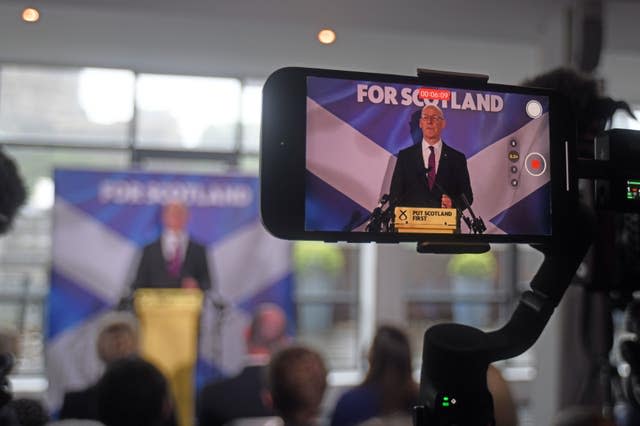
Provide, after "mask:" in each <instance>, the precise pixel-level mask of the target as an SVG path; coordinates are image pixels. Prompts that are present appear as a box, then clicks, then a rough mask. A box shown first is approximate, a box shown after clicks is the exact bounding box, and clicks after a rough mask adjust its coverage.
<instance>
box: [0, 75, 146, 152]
mask: <svg viewBox="0 0 640 426" xmlns="http://www.w3.org/2000/svg"><path fill="white" fill-rule="evenodd" d="M133 83H134V75H133V73H132V72H131V71H126V70H113V69H95V68H41V67H30V66H10V65H7V66H3V67H2V69H1V70H0V139H1V140H3V141H10V142H44V143H50V144H56V143H79V144H104V143H106V144H109V145H114V146H125V145H126V144H127V141H128V139H129V124H130V121H131V119H132V117H133Z"/></svg>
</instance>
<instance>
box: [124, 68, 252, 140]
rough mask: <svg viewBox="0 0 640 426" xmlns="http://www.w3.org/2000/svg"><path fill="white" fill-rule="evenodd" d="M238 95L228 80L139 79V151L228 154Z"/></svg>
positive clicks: (232, 81)
mask: <svg viewBox="0 0 640 426" xmlns="http://www.w3.org/2000/svg"><path fill="white" fill-rule="evenodd" d="M241 90H242V88H241V85H240V80H238V79H233V78H210V77H189V76H169V75H157V74H140V75H139V77H138V79H137V83H136V108H137V113H138V121H137V140H138V141H139V146H141V147H153V148H173V149H175V148H186V149H194V148H197V149H206V150H216V151H232V150H234V149H235V148H236V145H237V135H238V123H239V117H240V102H241Z"/></svg>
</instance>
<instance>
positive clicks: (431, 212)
mask: <svg viewBox="0 0 640 426" xmlns="http://www.w3.org/2000/svg"><path fill="white" fill-rule="evenodd" d="M394 216H395V217H394V221H393V226H394V227H395V230H396V232H411V233H421V234H453V233H455V232H456V231H457V230H458V211H457V210H456V209H440V208H427V207H396V208H395V210H394Z"/></svg>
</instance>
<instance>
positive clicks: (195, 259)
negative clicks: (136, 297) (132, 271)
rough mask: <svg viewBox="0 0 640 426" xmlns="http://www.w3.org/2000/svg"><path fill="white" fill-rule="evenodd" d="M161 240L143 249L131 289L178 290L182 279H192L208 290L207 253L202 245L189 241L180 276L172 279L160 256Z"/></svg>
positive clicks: (209, 283)
mask: <svg viewBox="0 0 640 426" xmlns="http://www.w3.org/2000/svg"><path fill="white" fill-rule="evenodd" d="M160 241H161V239H158V240H156V241H154V242H153V243H151V244H149V245H147V246H145V247H144V249H143V251H142V258H141V259H140V264H139V265H138V272H137V274H136V278H135V281H134V282H133V284H132V286H131V289H132V290H136V289H138V288H146V287H147V288H148V287H153V288H179V287H180V282H181V281H182V279H183V278H186V277H193V278H195V280H196V281H197V282H198V285H199V286H200V288H201V289H202V290H203V291H204V290H208V289H209V288H210V287H211V277H210V275H209V266H208V264H207V252H206V250H205V248H204V246H203V245H201V244H198V243H195V242H193V241H191V240H189V244H188V245H187V251H186V252H185V255H184V259H183V261H182V267H181V268H180V276H179V277H177V278H174V277H172V276H170V275H169V272H168V271H167V262H166V261H165V259H164V257H163V255H162V247H161V245H160Z"/></svg>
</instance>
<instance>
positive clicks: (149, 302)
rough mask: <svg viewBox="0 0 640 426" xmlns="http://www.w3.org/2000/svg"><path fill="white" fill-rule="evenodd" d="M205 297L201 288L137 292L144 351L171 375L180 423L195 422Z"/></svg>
mask: <svg viewBox="0 0 640 426" xmlns="http://www.w3.org/2000/svg"><path fill="white" fill-rule="evenodd" d="M202 299H203V295H202V291H200V290H199V289H156V288H145V289H139V290H136V292H135V294H134V307H135V310H136V313H137V315H138V319H139V321H140V346H141V348H140V350H141V354H142V356H143V357H144V358H145V359H147V360H149V361H150V362H152V363H153V364H154V365H155V366H157V367H158V368H159V369H160V370H161V371H162V372H163V373H164V374H165V376H166V377H167V379H168V381H169V386H170V388H171V391H172V393H173V396H174V398H175V402H176V405H177V407H176V413H177V418H178V423H179V424H180V426H192V425H193V423H194V421H193V419H194V413H193V407H194V383H193V376H194V368H195V365H196V359H197V356H198V331H199V329H200V327H199V325H200V324H199V319H200V312H201V310H202Z"/></svg>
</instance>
